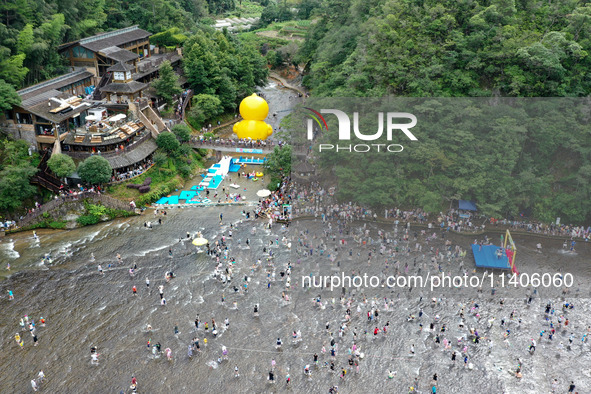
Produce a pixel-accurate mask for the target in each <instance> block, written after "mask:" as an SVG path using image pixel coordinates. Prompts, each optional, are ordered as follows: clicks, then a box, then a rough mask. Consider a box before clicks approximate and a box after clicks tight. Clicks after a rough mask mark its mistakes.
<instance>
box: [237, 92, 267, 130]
mask: <svg viewBox="0 0 591 394" xmlns="http://www.w3.org/2000/svg"><path fill="white" fill-rule="evenodd" d="M239 110H240V115H241V116H242V118H243V120H241V121H240V122H238V123H236V124H235V125H234V128H233V130H234V134H236V135H237V136H238V138H252V139H253V140H265V139H267V137H268V136H270V135H271V134H273V127H271V125H268V124H267V123H265V122H264V119H265V118H266V117H267V114H268V113H269V105H268V104H267V102H266V101H265V99H263V98H262V97H259V96H257V95H256V93H253V94H252V95H250V96H248V97H245V98H244V100H242V102H241V103H240V108H239Z"/></svg>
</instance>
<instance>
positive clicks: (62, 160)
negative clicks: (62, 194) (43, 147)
mask: <svg viewBox="0 0 591 394" xmlns="http://www.w3.org/2000/svg"><path fill="white" fill-rule="evenodd" d="M47 165H48V166H49V169H50V170H51V171H53V173H54V174H55V175H56V176H57V177H58V178H64V177H68V176H70V175H72V174H73V173H74V172H75V171H76V164H74V160H73V159H72V158H71V157H70V156H68V155H64V154H60V153H54V154H53V155H51V157H50V158H49V160H48V161H47Z"/></svg>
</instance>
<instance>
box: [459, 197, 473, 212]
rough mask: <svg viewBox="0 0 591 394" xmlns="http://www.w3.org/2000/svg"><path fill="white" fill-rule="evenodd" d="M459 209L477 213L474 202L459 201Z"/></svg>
mask: <svg viewBox="0 0 591 394" xmlns="http://www.w3.org/2000/svg"><path fill="white" fill-rule="evenodd" d="M458 205H459V208H460V209H461V210H464V211H477V210H478V209H476V203H475V202H474V201H468V200H459V204H458Z"/></svg>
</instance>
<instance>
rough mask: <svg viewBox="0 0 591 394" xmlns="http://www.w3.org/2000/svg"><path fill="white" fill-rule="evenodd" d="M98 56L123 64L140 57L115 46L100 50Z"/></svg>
mask: <svg viewBox="0 0 591 394" xmlns="http://www.w3.org/2000/svg"><path fill="white" fill-rule="evenodd" d="M99 55H102V56H104V57H106V58H109V59H112V60H115V61H116V62H124V63H125V62H128V61H130V60H133V59H137V58H138V57H140V56H139V55H138V54H135V53H133V52H131V51H128V50H127V49H123V48H119V47H116V46H112V47H108V48H104V49H101V50H100V51H99Z"/></svg>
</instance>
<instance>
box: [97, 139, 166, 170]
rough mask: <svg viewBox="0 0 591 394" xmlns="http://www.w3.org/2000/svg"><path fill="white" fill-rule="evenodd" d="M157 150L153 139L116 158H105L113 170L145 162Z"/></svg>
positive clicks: (115, 156)
mask: <svg viewBox="0 0 591 394" xmlns="http://www.w3.org/2000/svg"><path fill="white" fill-rule="evenodd" d="M156 149H158V145H156V141H154V139H152V138H149V139H147V140H146V141H144V142H142V143H140V144H139V145H138V146H136V147H135V148H134V149H133V150H131V151H129V152H124V153H119V154H117V155H114V156H105V159H107V160H108V161H109V164H111V167H112V168H113V169H116V168H122V167H127V166H131V165H133V164H135V163H137V162H138V161H142V160H144V159H145V158H146V157H148V156H149V155H150V154H152V153H153V152H154V151H155V150H156Z"/></svg>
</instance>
